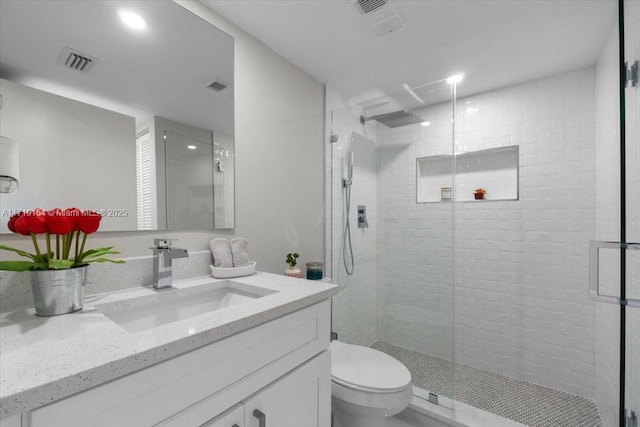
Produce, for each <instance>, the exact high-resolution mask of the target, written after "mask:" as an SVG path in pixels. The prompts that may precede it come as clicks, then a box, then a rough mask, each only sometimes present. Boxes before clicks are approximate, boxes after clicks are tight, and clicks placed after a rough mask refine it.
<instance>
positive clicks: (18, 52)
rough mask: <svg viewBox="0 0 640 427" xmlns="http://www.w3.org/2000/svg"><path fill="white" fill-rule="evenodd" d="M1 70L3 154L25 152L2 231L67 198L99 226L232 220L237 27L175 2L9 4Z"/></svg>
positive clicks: (0, 31) (224, 224)
mask: <svg viewBox="0 0 640 427" xmlns="http://www.w3.org/2000/svg"><path fill="white" fill-rule="evenodd" d="M126 13H135V14H136V16H138V17H139V18H138V21H137V24H135V25H134V27H131V26H129V25H128V24H126V23H125V22H124V21H123V20H122V19H121V17H122V16H123V15H126ZM142 22H144V23H142ZM175 29H180V30H179V31H177V30H175ZM0 77H1V79H0V94H1V95H2V106H1V109H0V133H1V136H2V137H3V139H2V141H3V157H5V156H4V147H5V144H4V142H5V141H14V140H17V141H18V147H19V148H18V164H17V167H18V168H17V171H18V172H16V169H10V170H11V171H12V172H11V174H13V175H18V176H17V177H16V178H17V181H18V185H17V188H16V189H15V190H14V191H12V192H7V193H0V204H1V210H2V215H1V217H0V232H7V229H6V222H7V220H8V217H9V216H10V215H11V213H13V212H15V211H17V210H28V209H33V208H36V207H41V208H45V209H48V208H52V207H63V208H64V207H69V206H77V207H79V208H81V209H93V210H97V211H99V212H100V213H102V214H103V215H104V218H103V222H102V225H101V231H132V230H211V229H215V228H233V226H234V178H233V175H234V144H233V39H232V38H231V37H230V36H229V35H227V34H225V33H223V32H222V31H220V30H218V29H217V28H215V27H213V26H212V25H210V24H209V23H207V22H205V21H203V20H201V19H200V18H199V17H197V16H195V15H193V14H191V12H189V11H187V10H186V9H184V8H183V7H182V6H180V5H178V4H176V3H174V2H171V1H112V0H108V1H91V2H77V1H67V0H64V1H55V2H50V1H29V2H23V1H2V2H0ZM9 138H10V139H9ZM2 168H4V165H3V166H2ZM2 174H3V171H0V175H2ZM2 187H3V188H4V187H5V186H4V185H3V186H2Z"/></svg>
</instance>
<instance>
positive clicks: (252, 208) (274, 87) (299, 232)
mask: <svg viewBox="0 0 640 427" xmlns="http://www.w3.org/2000/svg"><path fill="white" fill-rule="evenodd" d="M178 3H180V4H181V5H183V6H185V7H187V8H188V9H189V10H191V11H193V12H194V13H196V14H198V15H199V16H201V17H203V18H204V19H205V20H207V21H209V22H210V23H212V24H213V25H215V26H216V27H218V28H220V29H221V30H222V31H225V32H226V33H228V34H230V35H231V36H232V37H234V40H235V88H234V90H235V129H236V133H235V144H236V190H235V191H236V228H235V230H234V231H235V233H234V231H220V232H211V233H208V232H206V233H205V232H201V233H177V232H171V233H170V232H153V233H151V232H130V233H98V234H97V235H96V236H93V237H92V239H91V242H90V243H91V244H93V245H95V246H98V245H116V246H117V249H119V250H120V251H121V252H122V254H123V256H125V257H131V256H146V255H150V251H149V249H148V248H149V245H150V244H151V243H152V242H153V238H154V237H158V236H167V237H172V238H179V239H180V241H179V242H178V243H176V244H177V245H179V246H180V247H183V248H186V249H188V250H190V251H199V250H206V249H207V248H208V242H209V240H211V239H212V238H214V237H216V236H220V235H222V236H224V235H226V236H228V235H229V234H232V233H234V234H236V235H238V236H243V237H247V238H248V239H249V241H250V246H249V251H250V254H251V257H252V258H253V259H255V260H256V261H257V262H258V269H259V270H263V271H269V272H275V273H281V272H282V271H283V270H284V268H285V255H286V253H287V252H291V251H296V252H298V253H300V255H301V261H302V262H305V261H315V260H322V259H323V257H324V200H323V197H322V195H323V189H324V183H323V177H324V171H323V145H322V141H323V128H324V86H323V85H322V84H321V83H319V82H318V81H316V80H314V79H313V78H312V77H311V76H309V75H308V74H306V73H305V72H303V71H301V70H300V69H298V68H296V67H295V66H294V65H292V64H291V63H289V62H287V61H286V60H285V59H283V58H282V57H280V56H279V55H278V54H276V53H275V52H273V51H272V50H270V49H269V48H267V47H266V46H265V45H264V44H262V43H261V42H260V41H258V40H256V39H255V38H253V37H252V36H250V35H249V34H247V33H246V32H244V31H243V30H241V29H240V28H238V27H236V26H235V25H233V24H231V23H230V22H228V21H227V20H225V19H224V18H222V17H221V16H220V15H218V14H216V13H215V12H213V11H212V10H210V9H208V8H207V7H205V6H204V5H203V4H202V3H200V2H197V1H179V2H178ZM132 145H133V144H132ZM134 187H135V186H134ZM134 192H135V188H134ZM26 240H27V239H24V238H22V237H19V236H13V235H5V236H2V242H3V243H4V244H7V245H12V246H19V247H22V248H27V249H28V248H29V244H28V242H27V241H26ZM2 256H3V257H6V256H7V254H6V253H2Z"/></svg>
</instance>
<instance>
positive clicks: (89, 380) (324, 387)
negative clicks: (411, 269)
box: [0, 273, 337, 427]
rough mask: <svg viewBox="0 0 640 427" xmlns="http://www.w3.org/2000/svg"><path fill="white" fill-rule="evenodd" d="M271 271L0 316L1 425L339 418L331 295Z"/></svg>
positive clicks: (293, 422) (224, 424) (287, 422)
mask: <svg viewBox="0 0 640 427" xmlns="http://www.w3.org/2000/svg"><path fill="white" fill-rule="evenodd" d="M335 293H337V287H336V286H334V285H330V284H327V283H318V282H314V281H307V280H301V279H293V278H287V277H283V276H277V275H272V274H268V273H257V274H254V275H252V276H248V277H244V278H237V279H231V280H216V279H212V278H210V277H202V278H196V279H189V280H185V281H180V282H176V283H175V287H174V289H171V290H169V291H163V292H157V291H153V290H152V289H150V288H132V289H130V290H127V291H123V292H118V293H112V294H107V295H100V296H96V297H93V298H88V299H87V301H86V302H85V309H84V310H82V311H81V312H78V313H74V314H70V315H64V316H57V317H51V318H37V317H35V316H34V315H33V314H32V313H30V312H12V313H3V314H2V318H0V345H1V347H0V378H1V380H0V381H1V382H0V408H1V411H2V412H1V414H0V416H1V417H2V419H1V421H0V424H1V425H2V427H14V426H16V427H17V426H21V427H29V426H31V427H45V426H46V427H56V426H65V427H74V426H78V427H87V426H105V427H107V426H115V425H117V426H119V427H125V426H131V427H140V426H152V425H153V426H156V425H157V426H166V427H168V426H176V427H178V426H179V427H185V426H206V427H214V426H215V427H234V426H237V427H243V426H255V427H264V426H278V427H287V426H291V427H293V426H301V425H304V426H318V427H321V426H322V427H328V426H329V425H330V417H331V385H330V384H331V383H330V378H331V372H330V357H329V353H328V352H327V351H326V349H327V347H328V345H329V332H330V300H329V299H330V297H331V296H332V295H334V294H335Z"/></svg>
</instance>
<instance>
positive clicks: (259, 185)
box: [179, 1, 324, 273]
mask: <svg viewBox="0 0 640 427" xmlns="http://www.w3.org/2000/svg"><path fill="white" fill-rule="evenodd" d="M179 3H180V4H182V5H184V6H186V7H187V8H189V9H190V10H192V11H195V12H197V13H198V14H200V16H202V17H204V18H205V19H207V20H208V21H209V22H211V23H213V24H214V25H215V26H216V27H218V28H220V29H221V30H222V31H224V32H226V33H228V34H230V35H231V36H233V38H234V40H235V87H234V97H235V122H236V124H235V129H236V132H235V141H236V166H235V167H236V229H235V232H236V234H237V235H238V236H242V237H246V238H248V239H249V241H250V246H249V251H250V254H251V257H252V258H254V259H255V260H256V261H257V262H258V269H259V270H263V271H269V272H273V273H282V272H283V271H284V268H285V255H286V254H287V253H288V252H298V253H299V254H300V259H299V260H298V262H300V263H301V265H304V263H305V262H308V261H321V260H323V259H324V200H323V197H322V195H323V194H324V151H323V149H324V146H323V140H324V85H322V84H321V83H319V82H318V81H316V80H315V79H313V78H312V77H311V76H309V75H308V74H306V73H305V72H303V71H301V70H300V69H298V68H296V67H295V66H294V65H292V64H291V63H289V62H287V61H286V60H285V59H283V58H282V57H280V56H279V55H277V54H276V53H274V52H273V51H271V50H270V49H268V48H267V47H266V46H265V45H263V44H262V43H261V42H260V41H258V40H256V39H255V38H253V37H252V36H250V35H248V34H247V33H245V32H244V31H242V30H240V29H239V28H238V27H236V26H235V25H233V24H231V23H229V22H228V21H226V20H225V19H224V18H222V17H220V16H219V15H217V14H216V13H214V12H213V11H211V10H210V9H208V8H206V7H205V6H204V5H202V4H201V3H199V2H196V1H179Z"/></svg>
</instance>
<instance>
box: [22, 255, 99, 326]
mask: <svg viewBox="0 0 640 427" xmlns="http://www.w3.org/2000/svg"><path fill="white" fill-rule="evenodd" d="M88 267H89V266H87V265H85V266H83V267H76V268H69V269H66V270H36V271H30V272H29V273H30V274H31V289H32V291H33V302H34V304H35V307H36V315H37V316H57V315H59V314H67V313H73V312H74V311H78V310H82V307H83V306H84V289H85V285H86V283H87V269H88Z"/></svg>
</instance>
